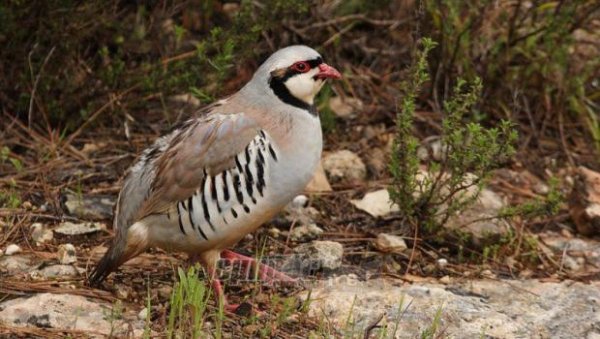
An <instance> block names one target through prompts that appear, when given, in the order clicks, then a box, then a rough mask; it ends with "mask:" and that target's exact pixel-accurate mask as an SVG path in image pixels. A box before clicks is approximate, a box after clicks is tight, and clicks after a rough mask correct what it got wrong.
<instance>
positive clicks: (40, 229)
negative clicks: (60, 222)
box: [31, 222, 54, 244]
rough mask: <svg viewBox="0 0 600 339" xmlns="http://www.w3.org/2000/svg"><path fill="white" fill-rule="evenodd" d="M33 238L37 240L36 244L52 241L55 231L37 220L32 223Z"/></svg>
mask: <svg viewBox="0 0 600 339" xmlns="http://www.w3.org/2000/svg"><path fill="white" fill-rule="evenodd" d="M31 229H32V230H33V231H32V232H31V239H33V241H35V242H36V244H43V243H46V242H49V241H51V240H52V239H53V238H54V233H53V232H52V231H51V230H49V229H47V228H46V227H44V225H43V224H42V223H39V222H36V223H33V224H32V225H31Z"/></svg>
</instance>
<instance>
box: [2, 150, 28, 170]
mask: <svg viewBox="0 0 600 339" xmlns="http://www.w3.org/2000/svg"><path fill="white" fill-rule="evenodd" d="M6 162H9V163H10V164H11V165H12V167H14V169H15V170H16V171H17V172H21V170H22V169H23V163H22V162H21V160H19V159H17V158H15V157H12V156H11V155H10V148H8V147H6V146H4V147H2V148H0V164H4V163H6Z"/></svg>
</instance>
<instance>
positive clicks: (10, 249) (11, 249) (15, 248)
mask: <svg viewBox="0 0 600 339" xmlns="http://www.w3.org/2000/svg"><path fill="white" fill-rule="evenodd" d="M21 251H22V250H21V247H20V246H19V245H17V244H10V245H8V246H6V250H5V251H4V255H13V254H17V253H20V252H21Z"/></svg>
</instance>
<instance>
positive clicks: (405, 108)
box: [390, 38, 517, 232]
mask: <svg viewBox="0 0 600 339" xmlns="http://www.w3.org/2000/svg"><path fill="white" fill-rule="evenodd" d="M435 45H436V44H435V43H434V42H433V41H432V40H430V39H427V38H425V39H423V47H422V50H420V51H419V52H418V54H417V57H416V63H415V65H414V66H413V68H412V70H411V72H410V74H411V80H410V81H409V82H407V83H405V84H404V85H403V88H404V92H405V95H404V97H403V98H402V101H401V104H400V107H399V108H398V114H397V118H396V136H395V140H394V145H393V148H392V156H391V159H392V161H391V165H390V171H391V174H392V178H393V185H392V186H391V188H390V197H391V200H392V201H393V202H395V203H396V204H398V205H399V207H400V211H401V212H400V213H401V214H402V216H403V218H404V219H405V221H407V222H408V223H409V224H411V225H413V226H415V227H416V226H417V225H422V226H424V229H425V230H427V231H430V232H431V231H434V230H437V229H438V228H439V227H440V226H442V225H443V224H444V223H445V222H446V221H447V220H448V218H449V217H450V216H452V215H453V214H455V213H456V212H458V211H460V210H462V209H464V208H466V207H467V206H469V205H470V204H472V203H473V202H474V201H475V200H476V199H477V197H478V195H479V192H480V191H481V189H482V187H483V185H484V184H485V182H486V180H487V179H488V178H489V176H490V174H491V171H492V169H494V168H496V167H498V166H499V165H500V164H502V163H503V162H504V161H506V160H507V159H509V158H510V157H511V156H513V155H514V153H515V149H514V144H515V142H516V141H517V133H516V131H515V130H514V128H513V126H512V123H511V122H509V121H506V120H503V121H501V122H500V123H499V124H498V126H497V127H492V128H485V127H483V126H481V125H480V124H479V123H477V122H472V121H471V122H469V121H468V119H467V113H469V112H471V110H472V108H473V106H474V105H475V104H476V102H477V101H478V99H479V96H480V91H481V87H482V84H481V81H480V80H479V79H478V78H476V79H475V80H474V81H473V83H472V84H470V85H468V84H467V83H466V82H465V81H464V80H461V79H459V80H458V81H457V84H456V86H455V87H454V91H453V92H454V94H453V95H452V97H450V98H449V99H448V100H446V101H445V103H444V118H443V121H442V126H443V129H442V135H441V143H442V145H443V146H442V156H441V160H440V161H436V160H433V159H431V160H429V163H428V164H427V165H428V166H427V167H428V173H421V172H420V169H419V158H418V156H417V148H418V146H419V143H418V141H417V140H416V139H415V138H414V137H413V136H412V128H413V116H414V112H415V107H416V99H417V95H418V93H419V92H420V90H421V88H422V87H423V85H424V83H425V82H427V81H428V80H429V75H428V72H427V56H428V54H429V52H430V51H431V50H432V49H433V48H434V46H435Z"/></svg>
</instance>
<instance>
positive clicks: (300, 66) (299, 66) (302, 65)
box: [292, 61, 310, 73]
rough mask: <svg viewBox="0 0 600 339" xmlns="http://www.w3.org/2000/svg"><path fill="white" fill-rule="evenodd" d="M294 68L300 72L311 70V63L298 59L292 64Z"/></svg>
mask: <svg viewBox="0 0 600 339" xmlns="http://www.w3.org/2000/svg"><path fill="white" fill-rule="evenodd" d="M292 69H293V70H294V71H297V72H300V73H306V72H308V71H310V65H309V64H308V63H307V62H306V61H298V62H297V63H295V64H293V65H292Z"/></svg>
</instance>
